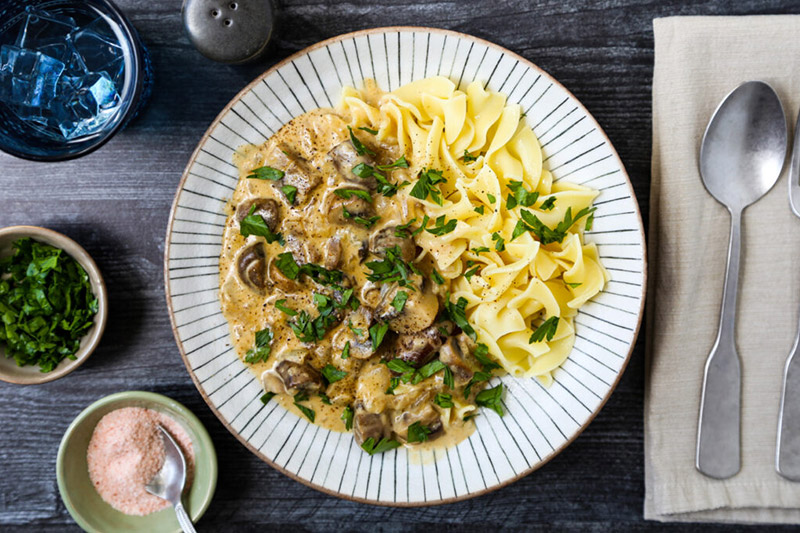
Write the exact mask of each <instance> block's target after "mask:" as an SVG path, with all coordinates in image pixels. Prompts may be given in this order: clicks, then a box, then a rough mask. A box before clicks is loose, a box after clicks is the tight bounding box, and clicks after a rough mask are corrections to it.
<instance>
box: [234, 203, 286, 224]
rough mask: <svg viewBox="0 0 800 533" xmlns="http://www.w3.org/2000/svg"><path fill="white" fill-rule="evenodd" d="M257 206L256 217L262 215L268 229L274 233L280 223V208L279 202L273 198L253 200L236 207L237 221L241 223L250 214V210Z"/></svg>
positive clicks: (254, 211) (254, 212)
mask: <svg viewBox="0 0 800 533" xmlns="http://www.w3.org/2000/svg"><path fill="white" fill-rule="evenodd" d="M253 206H255V209H254V210H253V214H254V215H261V218H263V219H264V222H266V224H267V227H269V229H271V230H272V231H275V229H276V228H277V227H278V223H279V222H280V208H279V206H278V202H276V201H275V200H273V199H272V198H252V199H250V200H245V201H244V202H242V203H240V204H239V205H238V206H236V214H235V215H234V216H235V217H236V221H237V222H239V223H241V222H242V220H244V217H246V216H247V215H249V214H250V209H251V208H252V207H253Z"/></svg>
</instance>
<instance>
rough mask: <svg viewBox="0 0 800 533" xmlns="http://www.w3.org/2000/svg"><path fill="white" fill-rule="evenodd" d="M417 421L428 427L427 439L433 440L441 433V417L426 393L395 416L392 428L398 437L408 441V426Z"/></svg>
mask: <svg viewBox="0 0 800 533" xmlns="http://www.w3.org/2000/svg"><path fill="white" fill-rule="evenodd" d="M417 422H419V423H420V425H422V426H425V427H426V428H427V429H428V431H429V433H428V440H433V439H435V438H436V437H439V436H440V435H441V434H442V433H443V431H442V430H443V429H444V428H443V426H442V419H441V417H440V416H439V412H438V411H437V410H436V408H435V407H433V404H431V402H430V398H429V396H428V395H427V394H423V395H421V396H420V397H419V398H418V399H417V401H416V402H414V405H412V406H411V407H410V408H408V409H405V410H403V412H402V414H399V415H398V416H396V417H395V419H394V421H393V423H392V429H393V430H394V432H395V433H396V434H397V436H398V437H399V438H400V439H402V440H404V441H408V428H409V426H411V425H412V424H416V423H417Z"/></svg>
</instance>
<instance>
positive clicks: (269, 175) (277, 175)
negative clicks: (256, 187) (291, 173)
mask: <svg viewBox="0 0 800 533" xmlns="http://www.w3.org/2000/svg"><path fill="white" fill-rule="evenodd" d="M283 176H284V172H283V171H282V170H278V169H277V168H272V167H267V166H264V167H259V168H254V169H253V170H251V171H250V174H249V175H248V176H247V179H249V180H270V181H278V180H280V179H283Z"/></svg>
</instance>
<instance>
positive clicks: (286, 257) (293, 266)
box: [275, 252, 344, 287]
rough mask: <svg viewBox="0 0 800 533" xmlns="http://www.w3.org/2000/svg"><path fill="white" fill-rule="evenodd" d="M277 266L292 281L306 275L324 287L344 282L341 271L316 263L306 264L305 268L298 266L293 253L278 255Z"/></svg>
mask: <svg viewBox="0 0 800 533" xmlns="http://www.w3.org/2000/svg"><path fill="white" fill-rule="evenodd" d="M275 266H276V267H278V270H280V271H281V272H282V273H283V275H284V276H286V277H287V278H289V279H291V280H296V279H297V278H298V276H299V275H300V274H305V275H307V276H308V277H310V278H311V279H313V280H314V281H316V282H317V283H321V284H322V285H334V286H337V287H338V285H337V284H338V283H339V282H340V281H342V278H343V277H344V274H343V273H342V272H341V271H340V270H328V269H327V268H323V267H321V266H319V265H316V264H314V263H306V264H304V265H303V266H300V265H298V264H297V261H295V260H294V256H293V255H292V254H291V252H283V253H282V254H278V257H277V258H276V259H275Z"/></svg>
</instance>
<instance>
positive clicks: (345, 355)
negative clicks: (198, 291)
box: [342, 341, 350, 359]
mask: <svg viewBox="0 0 800 533" xmlns="http://www.w3.org/2000/svg"><path fill="white" fill-rule="evenodd" d="M348 357H350V341H347V342H346V343H345V344H344V348H342V359H347V358H348Z"/></svg>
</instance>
